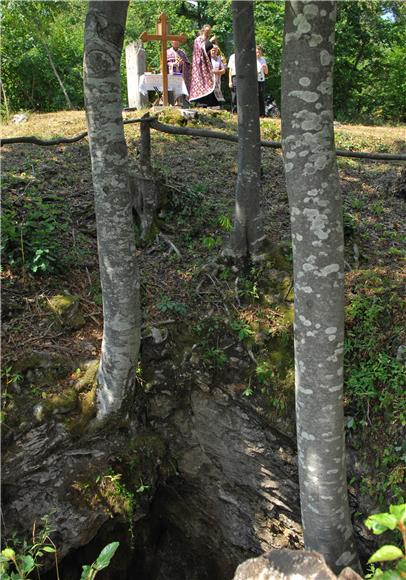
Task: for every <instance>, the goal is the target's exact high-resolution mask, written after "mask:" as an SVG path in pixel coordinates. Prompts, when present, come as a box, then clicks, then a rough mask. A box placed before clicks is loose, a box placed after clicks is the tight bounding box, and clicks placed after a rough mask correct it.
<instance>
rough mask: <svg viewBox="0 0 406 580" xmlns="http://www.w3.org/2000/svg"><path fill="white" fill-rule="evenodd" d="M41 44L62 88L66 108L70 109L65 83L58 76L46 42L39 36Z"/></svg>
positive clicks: (70, 103) (70, 104)
mask: <svg viewBox="0 0 406 580" xmlns="http://www.w3.org/2000/svg"><path fill="white" fill-rule="evenodd" d="M41 44H42V46H43V47H44V50H45V52H46V53H47V57H48V60H49V63H50V65H51V68H52V70H53V72H54V75H55V77H56V79H57V81H58V83H59V86H60V87H61V89H62V92H63V94H64V97H65V101H66V104H67V105H68V109H70V110H72V109H73V105H72V102H71V100H70V98H69V95H68V93H67V92H66V89H65V85H64V84H63V81H62V79H61V77H60V76H59V73H58V71H57V69H56V66H55V63H54V59H53V58H52V55H51V53H50V51H49V48H48V45H47V43H46V42H44V40H42V38H41Z"/></svg>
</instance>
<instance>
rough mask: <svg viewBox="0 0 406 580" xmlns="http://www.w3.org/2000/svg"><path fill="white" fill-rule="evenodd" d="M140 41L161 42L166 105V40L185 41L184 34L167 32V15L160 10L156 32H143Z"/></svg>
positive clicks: (163, 93) (163, 90) (166, 102)
mask: <svg viewBox="0 0 406 580" xmlns="http://www.w3.org/2000/svg"><path fill="white" fill-rule="evenodd" d="M140 39H141V40H142V42H147V41H148V40H158V41H160V42H161V73H162V95H163V100H164V105H165V106H167V105H168V70H167V68H166V60H167V59H166V51H167V45H168V40H179V42H181V43H182V42H186V40H187V36H186V34H183V33H182V34H169V23H168V17H167V15H166V14H165V13H164V12H162V13H161V14H160V15H159V18H158V20H157V23H156V34H148V33H147V32H143V33H142V34H141V36H140Z"/></svg>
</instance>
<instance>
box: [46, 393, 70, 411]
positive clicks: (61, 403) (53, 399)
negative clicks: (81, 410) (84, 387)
mask: <svg viewBox="0 0 406 580" xmlns="http://www.w3.org/2000/svg"><path fill="white" fill-rule="evenodd" d="M77 404H78V395H77V393H76V392H75V390H74V389H67V390H65V391H63V392H62V393H56V394H52V395H49V396H48V397H47V399H46V407H47V409H48V410H50V411H51V412H52V413H53V414H55V415H63V414H66V413H71V412H72V411H74V410H75V409H76V408H77Z"/></svg>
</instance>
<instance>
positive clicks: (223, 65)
mask: <svg viewBox="0 0 406 580" xmlns="http://www.w3.org/2000/svg"><path fill="white" fill-rule="evenodd" d="M210 36H211V26H210V25H209V24H206V25H205V26H203V28H202V29H201V31H200V34H199V36H198V37H197V38H196V39H195V41H194V46H193V61H192V64H191V63H190V61H189V59H188V57H187V55H186V53H185V52H184V51H183V50H182V49H181V48H179V46H180V43H179V41H177V40H174V41H172V47H171V48H169V49H168V51H167V66H168V72H169V73H179V74H182V76H183V79H184V81H185V85H186V88H187V91H188V94H189V98H188V101H189V103H193V104H196V105H197V106H206V107H220V105H221V103H223V102H224V101H225V99H224V97H223V93H222V92H221V78H222V76H223V75H224V74H225V73H226V69H228V81H229V83H228V84H229V87H230V89H231V110H232V112H234V113H235V112H236V111H237V76H236V62H235V54H232V55H231V56H230V58H229V60H228V62H227V60H226V59H225V57H224V55H222V53H221V51H220V48H219V46H218V45H217V43H216V39H215V38H214V37H212V38H210ZM257 73H258V96H259V114H260V116H261V117H264V116H265V90H264V89H265V75H267V74H268V66H267V64H266V60H265V58H264V56H263V54H262V48H261V47H260V46H257Z"/></svg>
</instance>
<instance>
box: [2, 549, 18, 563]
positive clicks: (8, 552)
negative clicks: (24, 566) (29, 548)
mask: <svg viewBox="0 0 406 580" xmlns="http://www.w3.org/2000/svg"><path fill="white" fill-rule="evenodd" d="M1 554H2V556H4V557H5V558H7V560H15V557H16V553H15V552H14V550H13V549H12V548H4V550H3V551H2V552H1Z"/></svg>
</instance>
